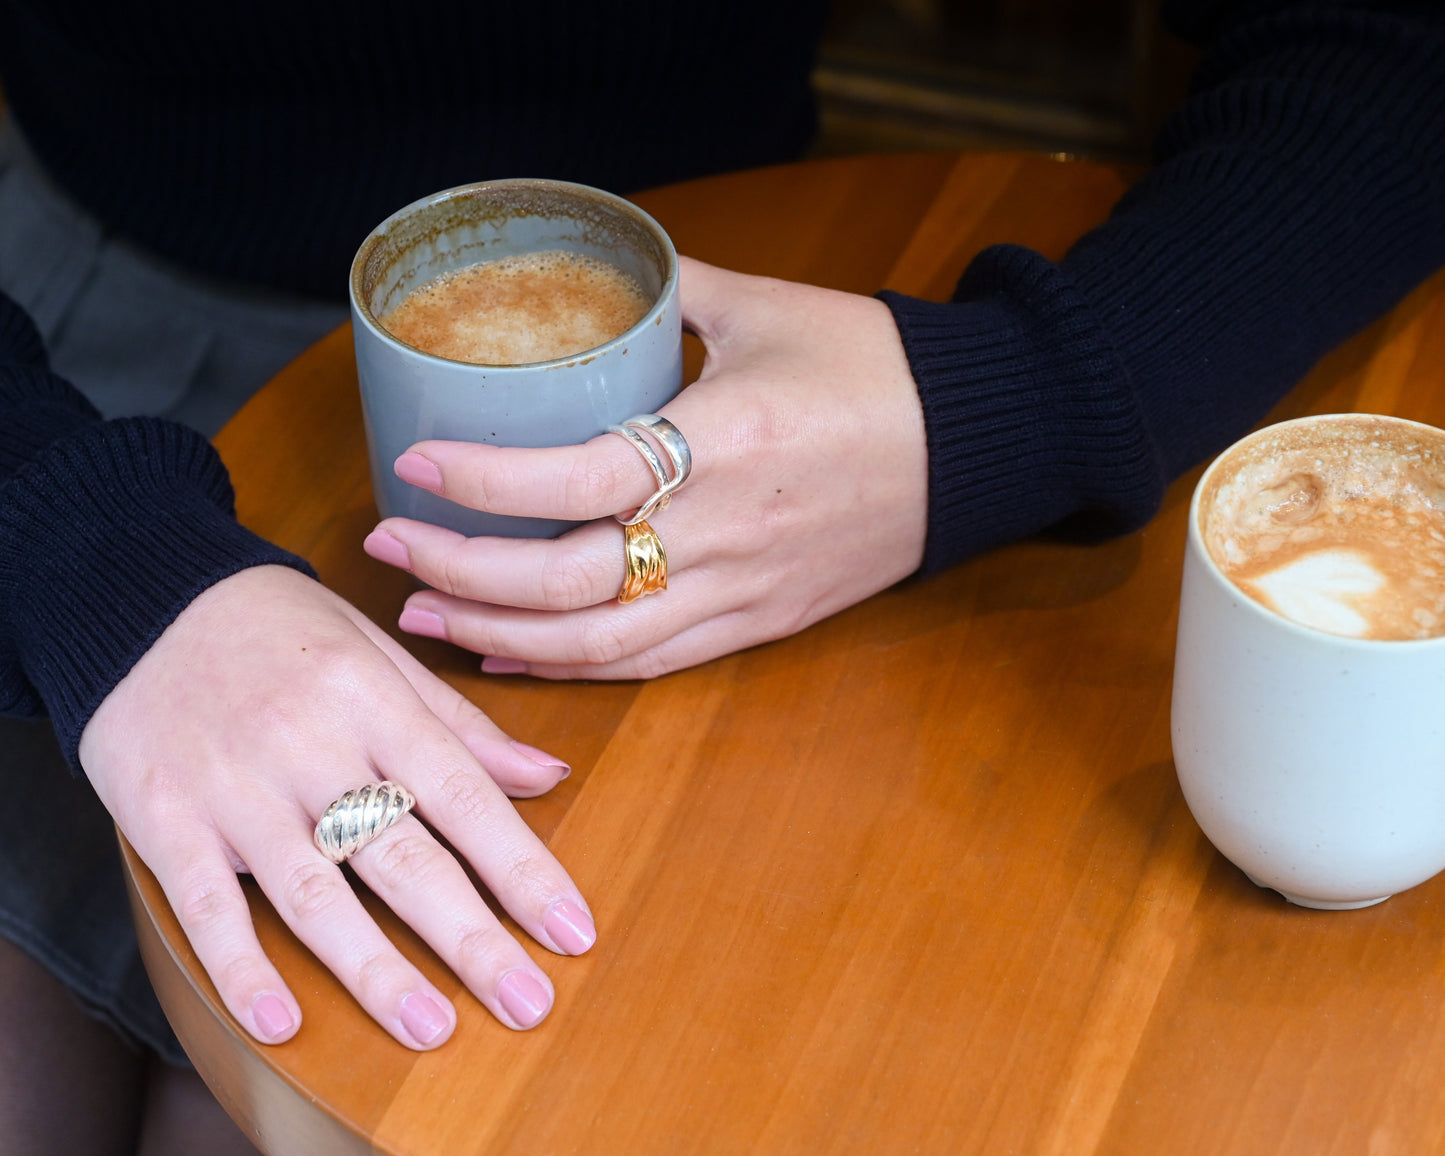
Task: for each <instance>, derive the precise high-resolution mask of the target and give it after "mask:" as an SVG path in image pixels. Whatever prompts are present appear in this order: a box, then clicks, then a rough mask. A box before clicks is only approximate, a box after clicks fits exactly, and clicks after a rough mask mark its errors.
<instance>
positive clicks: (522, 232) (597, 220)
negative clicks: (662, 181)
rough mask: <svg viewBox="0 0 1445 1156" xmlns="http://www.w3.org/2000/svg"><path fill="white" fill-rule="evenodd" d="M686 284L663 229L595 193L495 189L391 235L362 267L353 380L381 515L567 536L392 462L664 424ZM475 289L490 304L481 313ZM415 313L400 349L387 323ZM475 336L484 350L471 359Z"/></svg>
mask: <svg viewBox="0 0 1445 1156" xmlns="http://www.w3.org/2000/svg"><path fill="white" fill-rule="evenodd" d="M623 285H625V286H626V287H627V288H626V291H625V292H619V286H623ZM677 285H678V277H677V253H676V252H675V250H674V249H673V246H672V242H671V240H670V239H669V238H668V236H667V234H666V232H664V231H663V229H662V227H661V226H660V225H658V223H657V222H656V221H654V220H653V219H652V218H651V217H650V216H648V215H647V213H645V212H643V211H642V210H641V209H639V208H638V207H637V206H636V205H634V204H632V203H631V202H630V201H627V200H625V199H623V198H622V197H618V196H615V195H613V194H612V193H607V192H604V191H602V190H601V189H594V188H590V187H588V186H586V185H577V184H571V183H568V182H565V181H549V180H541V179H530V178H518V179H514V180H498V181H485V182H482V183H480V184H475V185H463V186H461V187H459V188H455V189H446V190H444V191H442V192H439V193H436V194H433V195H432V196H429V197H424V198H422V199H421V200H419V201H415V202H413V203H412V204H410V205H407V206H406V207H404V208H402V209H399V210H397V212H395V213H393V214H392V215H391V216H390V217H388V218H387V219H386V220H385V221H382V222H381V224H379V225H377V227H376V228H375V229H374V230H372V232H371V235H370V236H368V237H367V238H366V239H365V240H364V241H363V242H362V244H361V247H360V249H359V250H358V251H357V254H356V257H355V259H354V260H353V262H352V266H351V316H352V332H353V335H354V338H355V343H356V369H357V376H358V379H359V381H360V385H361V404H362V413H363V415H364V417H365V420H366V440H367V449H368V452H369V455H370V460H371V479H372V489H373V492H374V493H375V495H376V504H377V509H378V511H379V512H380V513H381V515H382V517H384V518H387V517H392V516H402V517H408V518H416V519H419V520H421V521H424V522H432V523H435V524H436V525H439V526H446V527H448V528H450V529H453V530H456V531H458V532H460V533H463V534H466V535H468V536H475V535H501V536H506V537H531V538H548V537H555V536H556V535H557V534H560V533H562V532H563V531H564V530H566V529H568V528H570V526H571V525H572V524H573V523H570V522H566V521H562V520H560V519H550V518H524V517H516V516H512V515H504V514H497V513H492V512H490V511H486V510H473V509H469V508H468V507H466V506H462V505H459V504H457V503H454V502H449V501H447V500H446V499H445V498H443V497H441V496H439V495H437V494H433V493H430V492H429V491H426V490H422V489H419V488H418V487H416V486H410V485H407V484H406V483H405V482H403V481H402V480H401V479H400V478H398V477H397V476H396V473H395V471H394V470H393V469H392V463H393V462H395V461H396V459H397V457H399V456H400V455H401V454H402V453H404V452H405V451H406V450H407V448H408V447H410V446H411V445H413V444H415V443H416V442H419V441H425V440H429V439H441V440H446V441H468V442H485V443H488V444H491V445H499V446H524V447H537V446H568V445H578V444H580V443H582V442H585V441H588V440H589V439H591V438H594V437H597V436H598V435H599V434H601V433H603V431H605V430H606V429H607V427H608V426H610V425H615V424H618V423H620V422H623V421H626V420H627V419H628V418H630V417H633V416H635V415H637V414H645V413H655V412H657V411H658V410H659V409H661V408H662V407H663V406H664V405H665V404H666V403H667V402H668V401H670V400H671V399H672V398H673V396H675V395H676V393H677V392H678V390H680V389H681V388H682V313H681V305H680V304H679V302H678V297H677ZM474 292H480V293H482V294H483V295H484V296H489V297H490V298H491V299H492V305H490V306H489V307H488V308H487V309H485V310H482V311H481V312H480V313H479V312H478V311H477V310H476V309H475V308H474V305H475V302H474V301H472V300H471V298H472V296H473V294H474ZM498 294H500V297H498ZM619 298H625V299H626V300H625V304H623V305H619ZM408 302H413V303H416V312H417V313H418V314H422V315H425V316H424V317H423V320H422V321H421V322H420V323H419V325H418V327H417V328H416V329H415V330H414V331H410V332H408V333H407V334H406V335H405V336H402V337H398V336H397V335H396V333H394V332H393V331H392V329H391V328H390V327H389V326H392V325H398V324H399V323H398V322H397V321H396V319H395V318H396V315H397V313H398V312H400V313H403V314H404V313H405V312H407V311H408V309H409V306H408V304H407V303H408ZM599 303H601V304H600V308H598V309H595V310H593V309H591V307H592V306H597V305H599ZM583 305H587V306H588V309H586V310H584V309H582V308H581V306H583ZM618 309H620V310H621V311H620V312H618ZM587 311H591V312H595V313H596V314H597V316H595V317H594V318H593V319H592V323H591V326H590V327H582V328H580V329H575V330H574V329H573V327H572V326H571V324H570V321H568V322H567V323H566V324H563V323H562V319H566V318H571V317H572V315H574V314H577V313H580V312H587ZM469 315H470V317H471V319H470V320H468V317H469ZM449 316H450V320H449ZM462 322H465V323H464V324H463V323H462ZM474 322H476V323H475V324H474ZM554 322H555V324H554ZM434 323H439V325H437V324H434ZM448 328H450V330H451V333H450V334H449V335H445V336H444V335H443V334H442V332H441V331H442V330H445V329H448ZM549 329H551V330H552V332H551V333H550V334H549V333H547V332H545V331H547V330H549ZM539 338H541V339H545V340H539ZM473 339H478V340H480V341H481V342H482V343H481V344H480V345H474V346H473V347H472V348H471V349H468V348H467V347H466V345H465V343H466V342H467V341H472V340H473ZM554 339H555V340H554ZM453 341H461V342H462V344H459V345H453V344H451V343H452V342H453Z"/></svg>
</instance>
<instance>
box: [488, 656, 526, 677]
mask: <svg viewBox="0 0 1445 1156" xmlns="http://www.w3.org/2000/svg"><path fill="white" fill-rule="evenodd" d="M482 673H483V674H526V673H527V664H526V663H525V662H521V661H519V660H518V659H515V658H498V657H496V656H489V657H487V658H484V659H482Z"/></svg>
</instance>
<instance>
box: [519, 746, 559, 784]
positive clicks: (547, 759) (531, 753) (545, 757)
mask: <svg viewBox="0 0 1445 1156" xmlns="http://www.w3.org/2000/svg"><path fill="white" fill-rule="evenodd" d="M511 743H512V747H513V748H514V749H515V750H518V751H521V752H522V754H524V755H526V756H527V757H528V758H529V759H531V760H532V761H533V762H534V763H536V764H537V765H538V766H539V767H555V768H557V769H558V770H560V771H561V772H562V777H563V778H564V779H565V778H566V777H567V776H568V775H570V774H571V773H572V768H571V767H569V766H568V765H567V764H566V763H564V762H563V761H562V760H561V759H559V758H558V757H557V756H556V755H549V754H548V753H547V752H546V751H539V750H538V749H537V748H536V747H531V746H528V745H527V744H526V743H519V742H518V741H517V740H516V739H512V740H511Z"/></svg>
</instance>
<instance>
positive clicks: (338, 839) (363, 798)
mask: <svg viewBox="0 0 1445 1156" xmlns="http://www.w3.org/2000/svg"><path fill="white" fill-rule="evenodd" d="M414 806H416V800H415V799H414V798H412V794H411V792H410V791H408V790H407V789H406V788H405V787H398V786H397V785H396V784H395V783H388V782H381V783H367V785H366V786H364V787H359V788H358V789H357V790H354V791H347V792H346V794H344V795H342V796H341V798H339V799H337V800H336V802H334V803H332V804H331V806H329V807H327V808H326V810H325V812H324V813H323V814H322V816H321V819H320V820H319V821H318V822H317V824H316V834H315V836H314V838H315V840H316V847H317V849H318V850H319V851H320V852H321V853H322V854H323V855H325V856H326V857H327V858H328V859H330V860H331V861H332V862H333V863H341V862H344V861H345V860H347V859H350V858H351V857H352V856H353V855H355V854H356V853H357V852H358V851H360V850H361V849H362V848H363V847H365V846H366V845H367V844H368V843H370V842H371V841H372V840H373V839H375V838H376V837H377V836H378V835H380V834H381V833H382V832H383V831H385V830H386V829H387V828H388V827H390V826H391V825H392V824H393V823H395V822H396V821H397V820H398V819H400V818H401V817H402V816H403V815H405V814H406V813H407V812H408V811H410V810H411V809H412V808H413V807H414Z"/></svg>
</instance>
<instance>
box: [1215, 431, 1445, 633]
mask: <svg viewBox="0 0 1445 1156" xmlns="http://www.w3.org/2000/svg"><path fill="white" fill-rule="evenodd" d="M1360 418H1364V419H1366V420H1370V421H1382V422H1387V423H1389V424H1391V425H1396V426H1407V427H1413V428H1415V429H1422V430H1429V431H1430V432H1431V433H1432V434H1435V435H1437V436H1439V437H1441V438H1445V429H1441V428H1440V427H1439V426H1433V425H1430V424H1429V423H1428V422H1423V421H1415V420H1414V419H1413V418H1407V417H1395V416H1394V415H1393V414H1383V413H1365V412H1354V411H1340V412H1337V413H1316V414H1304V415H1303V416H1301V417H1294V418H1287V419H1285V420H1284V421H1277V422H1271V423H1270V424H1268V425H1263V426H1260V427H1259V428H1258V429H1255V430H1251V431H1250V432H1249V433H1247V434H1245V435H1244V436H1243V437H1242V438H1239V439H1237V440H1235V441H1233V442H1231V443H1230V444H1229V445H1228V446H1226V447H1225V448H1224V449H1222V450H1220V451H1219V453H1217V454H1216V455H1215V456H1214V459H1213V460H1212V461H1211V462H1210V463H1209V465H1207V466H1206V467H1205V469H1204V472H1203V473H1202V474H1201V475H1200V476H1199V480H1198V481H1197V482H1196V483H1195V484H1194V493H1193V496H1192V497H1191V498H1190V500H1189V532H1188V549H1189V552H1190V553H1193V554H1195V555H1196V556H1197V557H1198V558H1199V559H1200V561H1201V562H1202V563H1203V565H1204V569H1205V572H1206V573H1207V574H1208V575H1209V576H1210V578H1212V579H1213V580H1214V581H1216V582H1222V583H1223V584H1224V586H1225V588H1226V589H1227V590H1228V591H1229V592H1230V593H1231V594H1233V595H1235V596H1237V597H1238V599H1239V600H1240V601H1241V602H1243V603H1244V604H1245V605H1246V606H1247V607H1248V608H1249V612H1250V613H1252V614H1255V615H1257V616H1260V617H1262V618H1263V620H1265V621H1267V622H1269V623H1271V624H1273V625H1274V626H1275V627H1277V628H1280V629H1283V630H1285V631H1286V632H1287V633H1292V634H1295V635H1298V636H1299V637H1301V638H1306V639H1312V640H1315V641H1319V642H1322V643H1327V644H1329V645H1332V646H1333V645H1343V646H1345V647H1346V648H1348V649H1359V650H1365V651H1373V650H1380V649H1382V648H1385V647H1391V648H1393V647H1400V646H1407V647H1411V648H1413V649H1422V648H1429V647H1441V646H1445V634H1437V635H1435V636H1433V637H1431V638H1354V637H1352V636H1351V635H1348V634H1332V633H1331V632H1330V631H1328V630H1320V629H1319V628H1318V627H1315V626H1306V625H1305V624H1304V623H1302V622H1296V621H1295V620H1294V619H1292V618H1286V617H1285V616H1284V615H1283V614H1281V613H1279V612H1278V611H1277V610H1271V609H1270V608H1269V607H1268V606H1265V605H1264V604H1263V603H1261V602H1259V601H1258V600H1256V599H1254V598H1252V597H1250V595H1249V594H1248V592H1246V591H1245V590H1244V589H1243V588H1242V587H1240V586H1239V585H1238V584H1237V583H1236V582H1235V581H1234V580H1233V579H1232V578H1230V577H1229V575H1228V574H1226V573H1225V572H1224V570H1223V569H1222V568H1221V567H1220V565H1219V563H1218V562H1216V561H1215V560H1214V555H1213V554H1211V553H1210V552H1209V547H1208V546H1207V545H1206V544H1205V542H1204V532H1203V531H1202V530H1201V529H1200V528H1199V511H1200V506H1201V504H1202V501H1203V497H1204V491H1205V487H1206V486H1207V485H1208V483H1209V479H1210V478H1211V477H1212V476H1213V475H1214V472H1215V470H1216V469H1218V468H1219V467H1220V465H1221V463H1222V462H1223V461H1224V459H1225V458H1226V457H1228V456H1229V455H1230V454H1231V453H1233V452H1234V451H1235V450H1236V449H1238V448H1239V447H1241V446H1244V445H1247V444H1248V443H1250V442H1252V441H1254V440H1256V439H1257V438H1261V437H1264V436H1266V435H1268V434H1271V433H1274V432H1275V431H1278V430H1282V429H1287V428H1290V427H1293V426H1302V425H1321V424H1328V423H1330V422H1333V421H1339V420H1343V419H1360Z"/></svg>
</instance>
